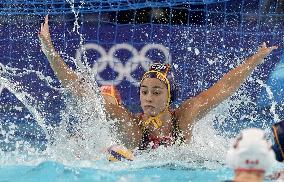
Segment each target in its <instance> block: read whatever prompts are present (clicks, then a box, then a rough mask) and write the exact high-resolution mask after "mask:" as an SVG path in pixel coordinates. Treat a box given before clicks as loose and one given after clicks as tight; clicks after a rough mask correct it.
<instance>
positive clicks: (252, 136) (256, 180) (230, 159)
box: [227, 128, 275, 182]
mask: <svg viewBox="0 0 284 182" xmlns="http://www.w3.org/2000/svg"><path fill="white" fill-rule="evenodd" d="M274 162H275V154H274V151H273V150H272V148H271V144H270V143H269V142H268V141H267V140H266V139H265V133H264V131H263V130H261V129H257V128H250V129H245V130H243V131H241V134H240V135H239V136H238V137H237V138H236V139H235V141H234V143H233V145H232V146H231V147H230V149H229V151H228V153H227V164H228V166H229V167H230V168H232V169H234V171H235V177H234V179H233V180H232V181H231V182H233V181H235V182H237V181H241V182H261V181H264V178H265V173H266V172H267V171H268V170H269V169H270V168H271V167H272V165H273V163H274ZM227 182H229V181H227Z"/></svg>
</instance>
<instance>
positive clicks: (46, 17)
mask: <svg viewBox="0 0 284 182" xmlns="http://www.w3.org/2000/svg"><path fill="white" fill-rule="evenodd" d="M44 23H45V24H46V25H48V15H46V16H45V18H44Z"/></svg>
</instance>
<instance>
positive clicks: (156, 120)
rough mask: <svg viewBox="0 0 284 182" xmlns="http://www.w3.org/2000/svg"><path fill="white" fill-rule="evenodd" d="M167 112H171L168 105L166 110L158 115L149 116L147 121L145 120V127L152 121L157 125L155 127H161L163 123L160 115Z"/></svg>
mask: <svg viewBox="0 0 284 182" xmlns="http://www.w3.org/2000/svg"><path fill="white" fill-rule="evenodd" d="M166 112H169V110H168V107H167V108H166V109H165V110H164V111H162V112H160V113H159V114H158V115H157V116H151V117H149V118H148V119H147V120H146V121H145V122H143V125H142V126H143V128H146V126H148V125H149V124H150V123H151V124H152V125H153V126H154V127H155V129H159V128H160V127H161V126H162V125H163V122H162V120H161V119H160V116H161V115H162V114H164V113H166Z"/></svg>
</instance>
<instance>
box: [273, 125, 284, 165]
mask: <svg viewBox="0 0 284 182" xmlns="http://www.w3.org/2000/svg"><path fill="white" fill-rule="evenodd" d="M272 131H273V134H274V140H275V143H274V145H273V146H272V149H273V150H274V152H275V155H276V160H277V161H279V162H283V160H284V121H280V122H279V123H276V124H274V125H273V126H272Z"/></svg>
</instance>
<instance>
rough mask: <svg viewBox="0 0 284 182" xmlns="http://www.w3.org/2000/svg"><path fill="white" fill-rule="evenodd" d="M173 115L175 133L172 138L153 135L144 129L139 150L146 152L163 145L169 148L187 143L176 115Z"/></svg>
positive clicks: (171, 135) (173, 132)
mask: <svg viewBox="0 0 284 182" xmlns="http://www.w3.org/2000/svg"><path fill="white" fill-rule="evenodd" d="M142 115H143V114H140V116H139V117H140V120H142ZM171 115H172V122H173V131H172V133H171V134H170V136H163V137H158V136H155V135H153V134H151V133H150V132H149V130H148V129H146V128H142V139H141V141H140V144H139V150H145V149H149V148H151V149H156V148H158V147H159V146H161V145H163V146H165V147H168V146H171V145H173V144H176V143H179V144H182V143H184V142H185V139H184V136H183V135H182V131H181V130H180V128H179V125H178V121H177V119H176V117H175V116H174V113H172V114H171Z"/></svg>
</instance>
